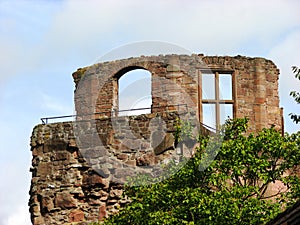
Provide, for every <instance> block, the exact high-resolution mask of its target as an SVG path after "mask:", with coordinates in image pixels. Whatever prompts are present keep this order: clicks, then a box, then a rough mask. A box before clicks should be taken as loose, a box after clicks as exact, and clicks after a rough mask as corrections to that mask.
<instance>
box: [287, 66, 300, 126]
mask: <svg viewBox="0 0 300 225" xmlns="http://www.w3.org/2000/svg"><path fill="white" fill-rule="evenodd" d="M292 71H293V73H294V74H295V77H296V78H297V79H298V80H300V68H298V67H297V66H293V67H292ZM290 96H292V97H293V98H294V100H295V102H297V103H298V104H299V103H300V93H299V92H297V91H291V92H290ZM289 116H290V117H291V119H292V120H293V121H294V122H295V123H296V124H297V123H299V122H300V115H297V114H295V113H290V114H289Z"/></svg>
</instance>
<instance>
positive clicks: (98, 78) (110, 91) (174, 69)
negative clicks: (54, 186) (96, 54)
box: [73, 54, 283, 132]
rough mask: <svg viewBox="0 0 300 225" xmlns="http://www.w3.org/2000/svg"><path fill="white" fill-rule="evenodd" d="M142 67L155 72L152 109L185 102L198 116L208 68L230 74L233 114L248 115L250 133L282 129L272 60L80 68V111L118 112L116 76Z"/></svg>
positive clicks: (176, 60) (153, 59)
mask: <svg viewBox="0 0 300 225" xmlns="http://www.w3.org/2000/svg"><path fill="white" fill-rule="evenodd" d="M138 68H141V69H146V70H148V71H150V72H151V74H152V112H163V111H165V110H170V109H174V107H176V106H175V105H177V104H183V105H187V107H188V108H189V110H195V112H196V113H197V115H198V117H199V119H200V118H201V116H200V114H201V113H202V112H201V110H199V108H201V105H200V102H201V99H199V96H200V94H199V92H201V90H202V87H201V84H200V83H199V76H200V74H201V72H202V71H207V70H209V71H211V72H219V73H223V72H225V73H230V74H232V77H233V84H234V90H233V95H234V96H233V100H234V101H235V104H234V112H233V114H234V116H235V117H245V116H247V117H249V119H250V131H251V132H255V131H258V130H260V129H262V128H263V127H269V126H271V125H275V126H276V128H277V129H281V128H282V127H283V124H282V112H281V110H280V107H279V96H278V79H279V70H278V68H277V67H276V65H275V64H274V63H273V62H272V61H270V60H267V59H264V58H250V57H244V56H235V57H229V56H203V55H196V54H193V55H190V56H189V55H159V56H143V57H137V58H129V59H122V60H116V61H111V62H104V63H98V64H94V65H92V66H89V67H85V68H81V69H78V70H77V71H76V72H74V73H73V78H74V82H75V84H76V90H75V109H76V112H77V114H78V115H89V114H93V115H94V116H95V114H94V113H96V116H98V117H99V116H100V117H101V116H108V117H113V116H116V115H117V110H118V79H119V78H120V77H121V76H122V75H123V74H125V73H126V72H128V71H131V70H134V69H138ZM222 91H224V92H226V90H222ZM97 113H98V114H97Z"/></svg>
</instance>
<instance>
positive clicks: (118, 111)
mask: <svg viewBox="0 0 300 225" xmlns="http://www.w3.org/2000/svg"><path fill="white" fill-rule="evenodd" d="M180 106H184V108H185V110H186V111H188V107H187V104H176V105H167V106H156V107H147V108H137V109H123V110H112V111H105V112H96V113H92V114H82V115H68V116H51V117H42V118H41V121H42V124H48V121H49V120H55V119H63V118H72V117H76V116H91V115H101V114H110V115H111V116H112V117H118V116H119V115H118V114H119V113H122V112H131V111H141V110H147V109H150V110H151V109H159V108H168V107H169V108H171V107H177V110H178V112H179V109H180ZM171 111H175V110H165V111H164V112H171ZM150 113H153V112H150ZM121 116H130V115H121Z"/></svg>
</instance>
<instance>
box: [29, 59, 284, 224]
mask: <svg viewBox="0 0 300 225" xmlns="http://www.w3.org/2000/svg"><path fill="white" fill-rule="evenodd" d="M138 68H142V69H146V70H149V71H150V72H151V74H152V113H150V114H147V115H139V116H132V117H118V116H117V110H118V79H119V78H120V77H121V76H122V75H123V74H124V73H126V72H128V71H130V70H133V69H138ZM208 69H209V70H211V71H218V72H224V71H225V72H229V73H231V74H232V75H233V82H234V91H233V93H234V96H233V100H234V116H235V117H244V116H247V117H249V119H250V131H254V132H255V131H258V130H260V129H261V128H263V127H268V126H270V125H272V124H274V125H275V126H276V128H278V129H280V128H281V127H282V126H283V124H282V120H281V118H282V114H281V113H280V108H279V97H278V76H279V70H278V69H277V67H276V66H275V65H274V63H272V62H271V61H269V60H266V59H262V58H249V57H242V56H236V57H229V56H224V57H219V56H203V55H191V56H187V55H167V56H150V57H138V58H130V59H123V60H117V61H112V62H104V63H99V64H95V65H92V66H90V67H86V68H82V69H79V70H77V71H76V72H75V73H73V78H74V81H75V84H76V90H75V108H76V112H77V117H76V122H73V123H72V122H65V123H54V124H47V125H38V126H36V127H35V128H34V130H33V134H32V138H31V150H32V155H33V159H32V168H31V172H32V182H31V189H30V201H29V206H30V212H31V219H32V222H33V224H35V225H41V224H51V225H52V224H68V223H75V222H84V221H97V220H101V219H103V218H104V217H107V216H109V215H110V214H112V213H115V212H117V210H118V207H122V206H123V205H124V204H126V203H127V202H128V201H129V200H128V199H127V198H126V197H122V193H123V189H122V185H121V184H120V183H119V181H120V179H122V178H124V177H125V176H126V175H128V171H129V172H131V171H133V172H136V171H137V172H139V170H135V168H143V167H148V166H153V165H156V164H159V163H161V162H163V161H164V160H165V159H166V158H168V157H170V156H173V155H174V156H175V159H176V160H177V159H178V157H179V158H180V156H182V155H185V156H186V155H188V154H190V153H191V152H189V150H192V149H193V143H192V144H191V145H190V147H189V148H183V149H180V151H178V148H177V146H175V145H174V142H175V139H174V132H175V130H174V124H175V121H176V119H177V118H180V119H183V120H185V119H189V120H191V121H192V126H194V127H195V129H196V130H198V129H199V128H201V127H199V126H198V125H199V124H198V123H197V121H196V120H197V119H198V118H201V116H200V114H201V113H202V112H201V110H199V109H200V107H201V105H200V102H201V99H199V96H201V95H200V94H199V92H201V86H199V84H200V83H199V76H200V75H201V72H202V71H204V70H208ZM177 104H184V105H185V107H182V108H180V107H178V106H175V105H177ZM161 125H162V126H161ZM202 130H203V128H202ZM203 132H206V131H205V130H204V131H203ZM160 138H161V139H160ZM185 147H186V146H185ZM79 149H80V150H79ZM190 156H191V155H190ZM176 157H177V158H176ZM103 160H105V161H103ZM111 165H113V166H111ZM126 172H127V174H126ZM99 174H100V175H99ZM117 181H118V182H117Z"/></svg>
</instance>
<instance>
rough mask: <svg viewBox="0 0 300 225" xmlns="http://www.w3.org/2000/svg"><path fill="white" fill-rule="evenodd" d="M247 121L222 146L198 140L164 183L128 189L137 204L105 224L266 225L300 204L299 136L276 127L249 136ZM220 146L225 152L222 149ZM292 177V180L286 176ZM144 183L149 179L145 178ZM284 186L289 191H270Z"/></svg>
mask: <svg viewBox="0 0 300 225" xmlns="http://www.w3.org/2000/svg"><path fill="white" fill-rule="evenodd" d="M247 122H248V120H247V119H236V120H227V122H226V124H225V126H224V127H223V128H222V131H221V135H222V137H223V141H222V143H218V141H217V140H218V139H217V138H215V137H210V138H211V139H213V140H216V141H214V142H210V143H213V144H210V145H208V141H209V137H205V136H199V137H198V141H199V147H198V149H197V152H196V154H195V155H194V157H193V158H192V159H190V160H189V161H188V162H187V163H186V164H185V165H184V166H183V168H182V169H181V170H179V171H178V172H177V173H176V174H174V175H173V176H172V177H170V178H169V179H166V180H164V181H162V182H159V183H155V184H151V185H149V184H148V185H144V186H127V187H126V188H125V194H127V195H128V196H129V197H130V198H131V199H132V202H131V203H130V204H129V205H127V206H125V208H123V209H121V210H120V212H119V213H118V214H116V215H115V216H112V217H110V218H109V219H108V220H107V221H105V223H104V224H139V225H140V224H264V223H265V222H267V221H269V220H271V219H272V218H274V217H275V216H276V215H277V214H278V213H279V212H281V211H282V210H284V209H285V207H286V206H289V205H290V204H293V203H294V202H295V201H297V200H299V196H300V195H299V193H300V192H299V190H300V188H299V187H300V180H299V177H298V176H297V174H296V173H294V172H295V169H296V168H297V167H298V166H299V161H300V150H299V149H300V148H299V147H300V132H299V133H296V134H291V135H289V134H285V136H281V134H280V133H279V132H278V131H276V130H275V129H274V128H273V127H271V128H269V129H263V130H262V131H261V132H259V133H258V134H257V135H254V134H249V135H245V132H246V130H247ZM220 146H221V147H220ZM218 147H220V150H219V153H218V155H217V157H216V159H215V160H214V161H213V162H212V163H211V164H210V166H209V167H208V168H206V170H205V171H200V170H199V165H200V163H201V159H202V158H203V156H204V155H205V154H207V153H209V152H210V151H214V150H215V148H218ZM287 172H288V175H287ZM140 179H141V180H143V179H145V180H146V179H147V177H142V178H140ZM275 182H282V183H283V184H284V188H285V189H284V190H279V191H278V192H275V193H274V192H272V193H270V192H269V191H268V188H269V187H270V185H272V184H274V183H275Z"/></svg>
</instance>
